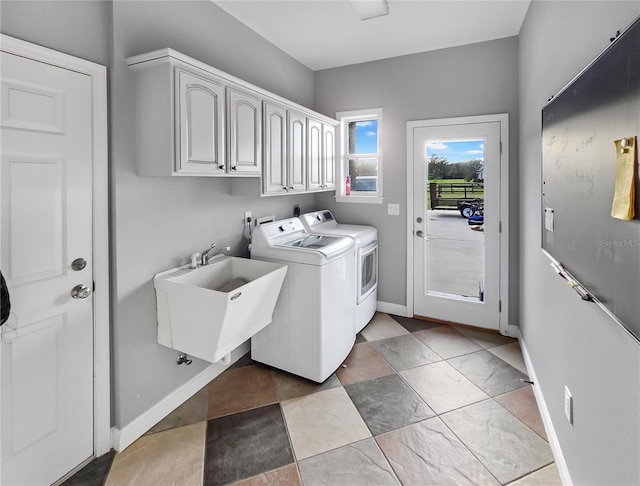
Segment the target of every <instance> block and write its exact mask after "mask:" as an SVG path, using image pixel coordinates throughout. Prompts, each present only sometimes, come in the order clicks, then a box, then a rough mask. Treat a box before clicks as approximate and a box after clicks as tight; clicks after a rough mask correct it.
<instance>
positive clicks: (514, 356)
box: [487, 342, 529, 376]
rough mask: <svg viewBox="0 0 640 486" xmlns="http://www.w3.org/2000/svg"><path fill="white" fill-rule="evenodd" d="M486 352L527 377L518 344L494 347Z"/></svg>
mask: <svg viewBox="0 0 640 486" xmlns="http://www.w3.org/2000/svg"><path fill="white" fill-rule="evenodd" d="M487 351H489V352H490V353H493V354H495V355H496V356H497V357H498V358H500V359H501V360H502V361H506V362H507V363H509V364H510V365H511V366H513V367H514V368H515V369H517V370H518V371H520V372H522V373H524V374H525V375H527V376H528V375H529V373H527V367H526V365H525V364H524V358H523V357H522V351H521V350H520V343H517V342H515V343H511V344H505V345H503V346H496V347H495V348H488V349H487Z"/></svg>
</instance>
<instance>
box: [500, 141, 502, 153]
mask: <svg viewBox="0 0 640 486" xmlns="http://www.w3.org/2000/svg"><path fill="white" fill-rule="evenodd" d="M500 155H502V141H500Z"/></svg>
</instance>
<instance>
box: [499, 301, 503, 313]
mask: <svg viewBox="0 0 640 486" xmlns="http://www.w3.org/2000/svg"><path fill="white" fill-rule="evenodd" d="M498 312H502V301H501V300H499V301H498Z"/></svg>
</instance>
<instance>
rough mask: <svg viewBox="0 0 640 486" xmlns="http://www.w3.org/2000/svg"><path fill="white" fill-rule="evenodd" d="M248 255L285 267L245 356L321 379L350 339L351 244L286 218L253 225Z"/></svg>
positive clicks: (352, 333)
mask: <svg viewBox="0 0 640 486" xmlns="http://www.w3.org/2000/svg"><path fill="white" fill-rule="evenodd" d="M251 258H254V259H258V260H266V261H271V262H278V263H284V264H286V265H287V266H288V267H289V268H288V270H287V276H286V277H285V280H284V283H283V285H282V290H281V291H280V296H279V297H278V302H277V304H276V308H275V310H274V312H273V320H272V321H271V324H269V325H268V326H266V327H265V328H264V329H262V330H261V331H260V332H259V333H257V334H256V335H254V336H253V337H252V338H251V358H253V359H254V360H255V361H259V362H260V363H264V364H267V365H270V366H273V367H274V368H278V369H281V370H284V371H288V372H289V373H293V374H296V375H299V376H303V377H305V378H308V379H310V380H313V381H316V382H318V383H322V382H323V381H325V380H326V379H327V378H328V377H329V376H331V374H333V372H334V371H335V370H336V369H337V368H338V367H339V366H340V365H341V364H342V362H343V361H344V360H345V358H346V357H347V355H348V354H349V352H350V351H351V348H352V347H353V344H354V343H355V335H356V332H355V329H354V326H353V323H354V319H355V305H354V301H355V278H356V277H355V268H354V266H353V263H352V262H353V259H354V258H355V245H354V242H353V239H351V238H347V237H344V236H318V235H313V236H312V235H309V233H307V231H306V230H305V229H304V226H303V224H302V221H300V219H298V218H290V219H285V220H281V221H275V222H273V223H265V224H262V225H260V226H258V227H257V228H256V229H255V231H254V233H253V239H252V248H251Z"/></svg>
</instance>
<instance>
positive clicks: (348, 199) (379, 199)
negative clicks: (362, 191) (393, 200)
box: [335, 195, 384, 204]
mask: <svg viewBox="0 0 640 486" xmlns="http://www.w3.org/2000/svg"><path fill="white" fill-rule="evenodd" d="M335 198H336V202H339V203H343V202H344V203H360V204H382V203H383V202H384V197H383V196H340V195H336V196H335Z"/></svg>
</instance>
